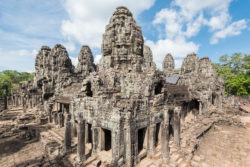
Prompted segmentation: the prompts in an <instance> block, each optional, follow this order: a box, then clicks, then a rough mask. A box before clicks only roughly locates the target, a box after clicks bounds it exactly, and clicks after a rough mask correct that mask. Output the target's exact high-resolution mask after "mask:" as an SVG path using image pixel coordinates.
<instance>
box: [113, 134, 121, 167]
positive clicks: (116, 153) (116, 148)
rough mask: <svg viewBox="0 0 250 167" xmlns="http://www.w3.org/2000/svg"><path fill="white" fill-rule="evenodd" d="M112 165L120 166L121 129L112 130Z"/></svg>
mask: <svg viewBox="0 0 250 167" xmlns="http://www.w3.org/2000/svg"><path fill="white" fill-rule="evenodd" d="M111 140H112V141H111V145H112V146H111V148H112V162H111V164H112V166H118V164H117V163H118V160H119V157H120V131H114V130H112V131H111Z"/></svg>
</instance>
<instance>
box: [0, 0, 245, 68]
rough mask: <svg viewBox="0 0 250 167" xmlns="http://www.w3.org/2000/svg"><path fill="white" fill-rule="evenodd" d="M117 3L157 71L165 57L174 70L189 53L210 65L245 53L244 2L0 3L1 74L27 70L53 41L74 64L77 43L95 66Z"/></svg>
mask: <svg viewBox="0 0 250 167" xmlns="http://www.w3.org/2000/svg"><path fill="white" fill-rule="evenodd" d="M135 2H136V3H135ZM121 5H123V6H127V7H128V8H129V9H130V10H131V11H132V13H133V14H134V17H135V19H136V21H137V25H139V26H141V27H142V31H143V35H144V39H145V44H146V45H148V46H150V48H151V50H152V51H153V56H154V61H155V62H156V64H157V66H158V67H159V68H161V64H162V61H163V59H164V56H165V55H166V54H167V53H171V54H172V55H173V56H174V58H175V61H176V67H180V65H181V63H182V60H183V58H184V57H185V56H186V55H187V54H188V53H191V52H196V53H197V55H198V56H199V57H205V56H206V57H209V58H210V59H211V60H212V61H213V62H218V59H219V57H220V56H221V55H223V54H232V53H235V52H242V53H250V38H249V37H250V23H249V22H250V13H249V8H250V1H248V0H209V1H205V0H136V1H135V0H74V1H72V0H1V1H0V71H1V70H5V69H13V70H18V71H28V72H32V71H34V60H35V56H36V54H37V52H38V51H39V49H40V48H41V46H42V45H47V46H50V47H53V46H54V45H55V44H57V43H61V44H63V45H64V46H65V47H66V48H67V50H68V52H69V55H70V57H71V58H72V62H73V63H74V64H76V63H77V56H78V52H79V51H80V47H81V46H82V45H89V46H90V47H91V49H92V52H93V54H94V56H95V62H98V60H99V59H100V57H101V51H100V48H101V41H102V34H103V33H104V30H105V25H107V24H108V21H109V18H110V17H111V15H112V13H113V12H114V10H115V8H116V7H117V6H121Z"/></svg>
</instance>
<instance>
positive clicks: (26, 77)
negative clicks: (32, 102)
mask: <svg viewBox="0 0 250 167" xmlns="http://www.w3.org/2000/svg"><path fill="white" fill-rule="evenodd" d="M33 78H34V73H28V72H17V71H14V70H5V71H2V72H0V96H3V94H4V90H5V89H7V90H8V94H9V95H10V94H11V90H12V89H13V88H15V87H17V86H18V84H19V83H21V82H23V81H30V80H33Z"/></svg>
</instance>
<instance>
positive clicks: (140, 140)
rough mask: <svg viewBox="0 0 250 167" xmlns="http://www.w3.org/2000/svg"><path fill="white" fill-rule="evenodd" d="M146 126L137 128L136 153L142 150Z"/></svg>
mask: <svg viewBox="0 0 250 167" xmlns="http://www.w3.org/2000/svg"><path fill="white" fill-rule="evenodd" d="M145 133H146V128H142V129H139V130H138V154H139V153H140V152H141V151H142V150H143V145H144V141H145Z"/></svg>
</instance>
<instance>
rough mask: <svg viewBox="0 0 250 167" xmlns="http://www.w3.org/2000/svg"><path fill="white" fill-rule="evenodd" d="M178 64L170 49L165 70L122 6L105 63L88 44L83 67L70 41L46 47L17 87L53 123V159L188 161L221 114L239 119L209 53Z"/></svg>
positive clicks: (107, 37)
mask: <svg viewBox="0 0 250 167" xmlns="http://www.w3.org/2000/svg"><path fill="white" fill-rule="evenodd" d="M174 67H175V65H174V59H173V57H172V56H171V55H170V54H167V55H166V57H165V59H164V62H163V71H161V70H159V69H157V67H156V65H155V63H154V62H153V54H152V51H151V50H150V48H149V47H148V46H145V45H144V40H143V36H142V32H141V28H140V27H139V26H137V25H136V22H135V20H134V18H133V15H132V13H131V12H130V11H129V10H128V9H127V8H126V7H118V8H117V9H116V11H115V12H114V13H113V15H112V17H111V18H110V21H109V23H108V25H107V26H106V29H105V32H104V34H103V41H102V57H101V60H100V63H99V64H98V65H95V64H94V62H93V55H92V52H91V50H90V48H89V47H88V46H83V47H82V48H81V50H80V53H79V55H78V65H77V67H76V68H75V67H74V66H73V65H72V63H71V60H70V58H69V55H68V53H67V51H66V49H65V48H64V47H63V46H62V45H60V44H57V45H55V47H54V48H52V49H50V48H49V47H46V46H43V47H42V48H41V50H40V51H39V53H38V54H37V57H36V62H35V69H36V74H35V79H34V81H31V82H26V83H23V84H21V85H20V87H19V88H17V89H14V92H13V100H14V103H13V104H15V105H17V106H20V105H21V106H23V110H25V111H26V110H27V111H28V110H29V108H32V107H34V106H35V109H36V112H37V117H36V119H37V120H38V122H39V124H42V125H44V126H47V125H51V126H53V128H51V129H49V130H48V131H46V132H43V133H42V134H41V140H42V143H43V145H44V148H45V150H46V151H45V152H46V155H48V156H49V157H52V159H53V158H55V157H63V158H62V161H63V162H65V163H66V164H67V162H66V161H70V162H71V163H72V164H75V165H78V166H80V165H81V164H85V165H86V166H88V165H89V166H91V165H94V166H96V165H98V164H101V165H103V166H104V164H105V165H108V164H109V165H113V166H122V165H125V166H136V165H137V164H139V163H141V164H144V161H143V159H146V160H148V159H153V160H155V161H154V162H152V161H150V160H148V161H147V162H145V166H146V165H151V166H152V165H155V166H159V165H163V164H165V165H166V164H171V165H179V166H185V165H188V164H190V163H191V160H192V154H193V152H194V151H195V148H196V146H197V144H198V142H199V139H200V138H201V137H202V136H203V135H204V133H206V132H207V131H209V129H210V128H211V127H212V125H213V124H214V123H216V121H217V122H218V121H219V120H220V121H222V122H223V121H224V122H228V120H230V121H229V122H233V123H235V122H237V121H232V120H231V118H230V117H226V116H225V114H224V113H223V112H222V111H223V110H222V99H223V95H224V83H223V80H222V79H221V78H220V77H218V76H217V74H216V71H215V70H214V69H213V66H212V63H211V61H210V60H209V59H208V58H201V59H199V58H198V57H197V56H196V54H194V53H192V54H189V55H188V56H187V57H186V58H185V59H184V62H183V65H182V67H181V71H180V72H175V71H174ZM170 81H171V82H170ZM211 108H216V109H217V111H214V110H212V109H211ZM217 112H218V113H217ZM211 113H213V115H210V114H211ZM214 113H216V114H214ZM224 117H225V118H226V121H225V120H224V119H223V118H224ZM83 126H85V128H82V127H83ZM77 138H78V140H76V139H77ZM77 141H81V144H80V143H78V144H79V145H78V147H76V144H77ZM82 141H85V142H84V143H82ZM85 146H86V147H85ZM163 146H164V148H163ZM76 149H78V150H76ZM62 155H63V156H62ZM156 160H157V161H156ZM195 160H197V157H196V158H195ZM195 160H194V161H193V164H196V161H195Z"/></svg>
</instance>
